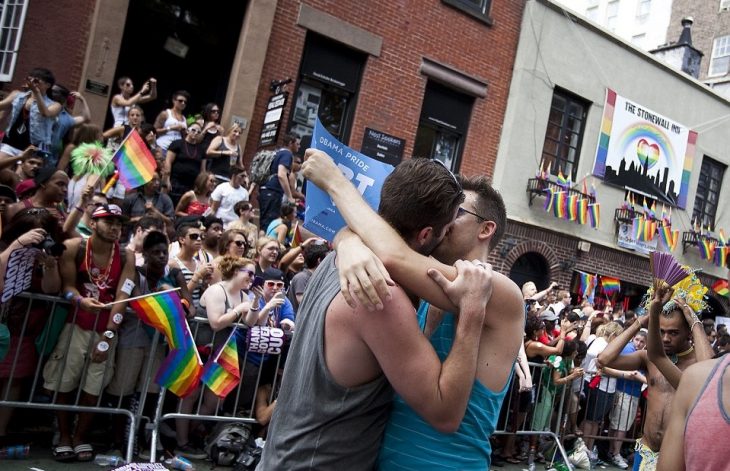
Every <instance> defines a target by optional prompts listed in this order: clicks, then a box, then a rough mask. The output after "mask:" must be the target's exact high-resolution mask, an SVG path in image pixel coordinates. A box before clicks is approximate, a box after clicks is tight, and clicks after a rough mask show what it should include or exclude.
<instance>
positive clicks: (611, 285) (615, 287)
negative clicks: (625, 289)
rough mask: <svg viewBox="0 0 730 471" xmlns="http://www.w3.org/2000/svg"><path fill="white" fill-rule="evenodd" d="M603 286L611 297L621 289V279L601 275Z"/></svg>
mask: <svg viewBox="0 0 730 471" xmlns="http://www.w3.org/2000/svg"><path fill="white" fill-rule="evenodd" d="M601 286H602V287H603V292H604V293H606V296H608V297H611V296H612V295H613V294H614V293H618V292H619V291H621V281H620V280H619V279H618V278H613V277H610V276H602V277H601Z"/></svg>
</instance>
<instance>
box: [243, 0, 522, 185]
mask: <svg viewBox="0 0 730 471" xmlns="http://www.w3.org/2000/svg"><path fill="white" fill-rule="evenodd" d="M300 3H301V2H300V1H299V0H280V1H279V3H278V6H277V13H276V18H275V21H274V31H273V32H272V35H271V40H270V42H269V50H268V55H267V59H266V62H265V64H264V70H263V75H262V81H261V83H262V87H261V89H260V90H259V92H258V96H257V99H256V108H255V112H254V115H253V117H252V124H251V128H250V131H249V139H248V142H247V145H246V154H245V155H246V158H247V160H248V161H250V158H251V156H252V155H253V153H254V152H255V150H256V146H257V145H258V136H259V134H260V132H261V125H262V122H263V116H264V110H265V106H266V101H267V100H268V97H269V94H270V93H269V91H268V89H267V87H268V84H269V82H270V81H271V80H272V79H274V78H276V79H280V78H285V77H292V78H295V79H296V78H297V74H298V71H299V65H300V59H301V56H302V52H303V47H304V40H305V35H306V30H305V29H303V28H301V27H299V26H297V25H296V20H297V15H298V12H299V5H300ZM305 3H306V4H308V5H310V6H312V7H313V8H316V9H318V10H321V11H323V12H326V13H329V14H330V15H333V16H335V17H337V18H339V19H341V20H343V21H345V22H348V23H350V24H353V25H355V26H358V27H360V28H363V29H365V30H367V31H369V32H371V33H373V34H377V35H380V36H382V37H383V47H382V54H381V56H380V57H372V56H371V57H368V59H367V63H366V67H365V70H364V74H363V77H362V83H361V87H360V91H359V95H358V97H357V107H356V112H355V114H354V121H353V126H352V131H351V134H350V142H349V145H350V147H353V148H355V149H359V148H360V144H361V141H362V137H363V133H364V129H365V127H371V128H374V129H378V130H381V131H384V132H387V133H389V134H393V135H396V136H398V137H401V138H404V139H405V140H406V149H405V155H406V156H409V155H410V154H411V152H412V150H413V143H414V140H415V137H416V130H417V127H418V120H419V116H420V112H421V103H422V101H423V94H424V90H425V86H426V82H427V80H426V77H425V76H423V75H421V74H420V73H419V72H418V68H419V66H420V64H421V59H422V57H428V58H430V59H433V60H435V61H438V62H441V63H445V64H448V65H450V66H452V67H454V68H456V69H458V70H461V71H463V72H465V73H467V74H469V75H471V76H474V77H477V78H479V79H481V80H484V81H486V82H487V83H488V84H489V85H488V90H487V97H486V98H485V99H477V100H476V102H475V105H474V109H473V112H472V116H471V123H470V127H469V130H468V134H467V139H466V146H465V148H464V152H463V155H462V163H461V171H462V172H463V173H465V174H475V173H487V174H491V173H492V170H493V167H494V160H495V159H496V153H497V145H498V142H499V137H500V132H501V123H502V121H503V115H504V111H505V108H506V102H507V95H508V91H509V82H510V79H511V76H512V66H513V63H514V56H515V52H516V48H517V38H518V34H519V26H520V20H521V16H522V10H523V7H524V1H520V0H517V1H509V2H504V1H495V2H493V6H492V10H491V17H492V19H493V20H494V24H493V26H487V25H485V24H484V23H482V22H479V21H477V20H475V19H473V18H471V17H469V16H467V15H466V14H464V13H462V12H460V11H459V10H456V9H454V8H451V7H449V6H447V5H444V4H443V3H442V2H441V1H440V0H427V1H426V0H424V1H415V0H400V1H383V0H380V1H377V2H375V1H373V2H359V1H354V0H348V1H328V0H307V1H306V2H305ZM290 90H291V91H292V92H293V91H294V87H293V86H292V88H291V89H290ZM293 101H294V100H293V99H292V100H291V101H290V104H289V105H288V106H287V109H286V110H285V113H284V116H283V121H282V122H283V123H285V125H284V126H287V125H288V123H289V113H290V112H291V109H292V105H291V103H292V102H293ZM284 130H285V128H284V127H283V128H282V131H284ZM281 134H283V132H282V133H280V135H281Z"/></svg>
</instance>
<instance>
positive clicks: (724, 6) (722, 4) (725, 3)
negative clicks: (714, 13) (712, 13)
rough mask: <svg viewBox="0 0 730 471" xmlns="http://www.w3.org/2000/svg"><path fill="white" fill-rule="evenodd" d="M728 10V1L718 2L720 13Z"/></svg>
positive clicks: (729, 1) (729, 6)
mask: <svg viewBox="0 0 730 471" xmlns="http://www.w3.org/2000/svg"><path fill="white" fill-rule="evenodd" d="M724 10H730V0H720V11H724Z"/></svg>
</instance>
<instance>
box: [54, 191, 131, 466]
mask: <svg viewBox="0 0 730 471" xmlns="http://www.w3.org/2000/svg"><path fill="white" fill-rule="evenodd" d="M124 219H125V218H124V216H123V215H122V210H121V209H120V208H119V206H116V205H113V204H112V205H103V206H99V207H98V208H96V210H95V211H94V213H93V214H92V216H91V230H92V235H91V237H89V239H88V240H85V239H82V238H76V239H70V240H67V241H66V242H65V245H66V250H65V251H64V253H63V256H62V258H61V263H60V267H59V268H60V272H61V279H62V281H63V287H64V293H65V294H64V297H65V298H66V299H67V300H68V301H69V302H71V304H72V306H74V307H75V309H76V313H75V315H72V317H71V320H72V322H69V323H68V324H66V326H65V327H64V328H63V331H61V334H60V336H59V338H58V343H57V344H56V348H55V349H54V351H53V353H52V354H51V359H50V360H49V361H48V363H46V366H45V368H44V370H43V378H44V380H45V384H44V387H45V388H46V389H48V390H50V391H57V392H58V402H59V403H60V404H71V403H72V401H73V394H72V392H73V391H74V390H75V389H76V388H81V391H82V392H81V396H80V400H79V405H82V406H94V405H96V404H97V400H98V396H99V394H101V392H102V391H103V389H104V387H106V385H107V384H108V383H109V381H110V380H111V369H112V368H113V365H112V364H113V360H107V359H108V358H113V356H110V355H113V353H114V346H115V343H116V340H117V339H116V336H117V331H118V328H119V325H120V324H121V322H122V319H123V314H122V313H123V312H124V309H125V308H126V304H127V303H124V302H123V303H118V304H114V305H113V306H112V308H111V309H109V308H107V307H105V306H106V304H107V303H110V302H112V301H114V300H117V301H119V300H124V299H127V298H128V297H129V296H130V294H131V292H132V289H134V281H133V280H134V254H132V253H131V252H129V251H124V250H122V249H121V248H120V246H119V238H120V236H121V234H122V223H123V220H124ZM89 347H90V349H89ZM88 357H90V358H91V362H90V363H88V365H86V361H87V358H88ZM82 379H83V383H82V382H81V381H82ZM92 418H93V415H92V414H91V413H88V412H82V413H79V417H78V421H77V423H76V428H75V430H72V426H73V420H72V414H71V413H70V412H68V411H59V412H58V429H59V433H60V438H59V442H58V445H57V446H56V447H55V448H54V450H53V455H54V458H55V459H57V460H58V461H70V460H73V459H76V460H78V461H90V460H91V459H92V458H93V457H94V454H93V449H92V448H91V445H89V444H88V442H87V441H86V439H87V433H88V431H89V428H90V426H91V423H92Z"/></svg>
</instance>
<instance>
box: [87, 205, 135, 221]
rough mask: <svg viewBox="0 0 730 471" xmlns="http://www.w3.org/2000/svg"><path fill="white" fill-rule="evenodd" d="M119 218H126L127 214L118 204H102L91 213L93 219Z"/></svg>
mask: <svg viewBox="0 0 730 471" xmlns="http://www.w3.org/2000/svg"><path fill="white" fill-rule="evenodd" d="M102 218H117V219H122V220H126V219H127V216H125V215H124V214H123V213H122V208H120V207H119V206H117V205H116V204H102V205H100V206H99V207H97V208H96V209H95V210H94V212H93V213H92V214H91V219H102Z"/></svg>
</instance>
